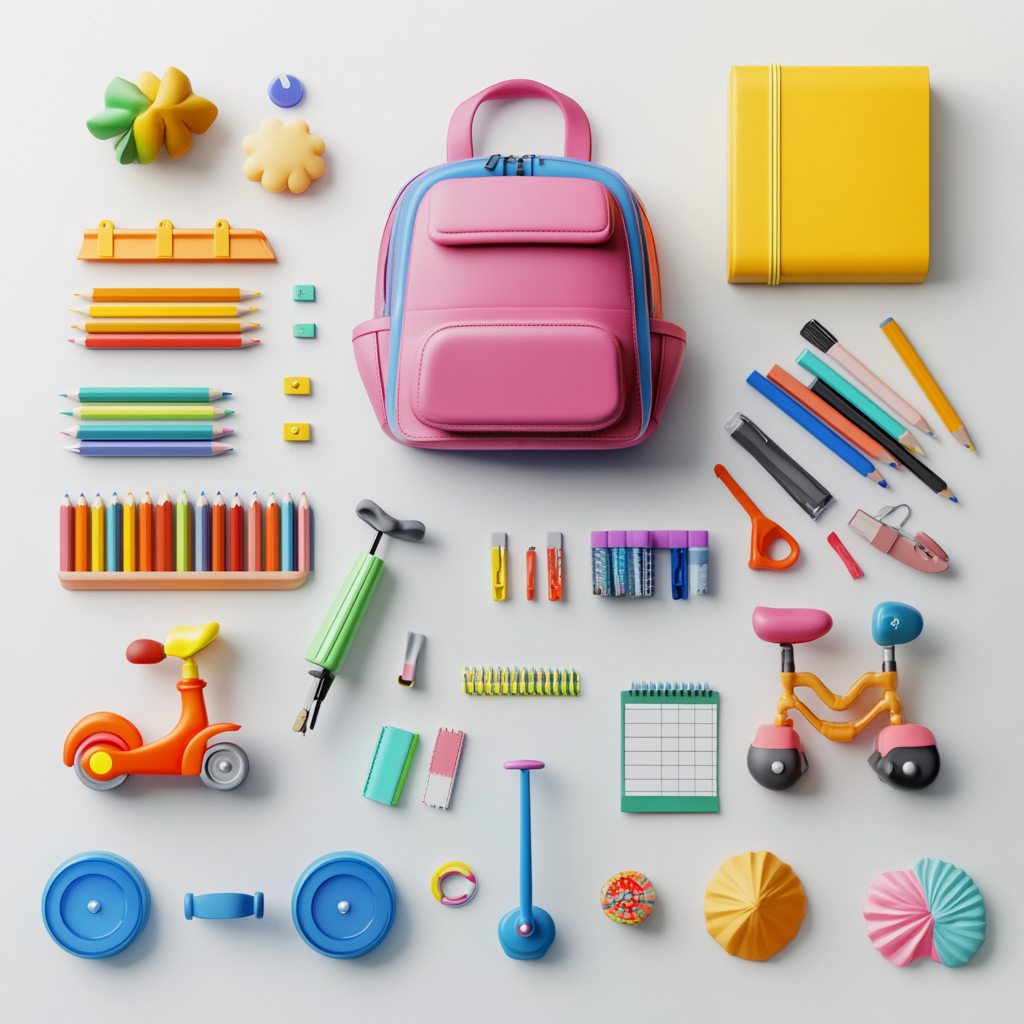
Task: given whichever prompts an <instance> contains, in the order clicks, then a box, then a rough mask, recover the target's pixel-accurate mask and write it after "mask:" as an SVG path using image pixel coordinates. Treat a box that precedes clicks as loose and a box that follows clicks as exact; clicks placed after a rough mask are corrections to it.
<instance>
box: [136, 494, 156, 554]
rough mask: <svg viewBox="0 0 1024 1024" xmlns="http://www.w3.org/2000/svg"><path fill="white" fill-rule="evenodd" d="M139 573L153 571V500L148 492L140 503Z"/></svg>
mask: <svg viewBox="0 0 1024 1024" xmlns="http://www.w3.org/2000/svg"><path fill="white" fill-rule="evenodd" d="M138 520H139V572H152V571H153V499H152V498H151V497H150V496H149V491H146V493H145V495H144V496H143V499H142V501H140V502H139V511H138Z"/></svg>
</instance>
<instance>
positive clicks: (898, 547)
mask: <svg viewBox="0 0 1024 1024" xmlns="http://www.w3.org/2000/svg"><path fill="white" fill-rule="evenodd" d="M901 508H905V509H906V510H907V514H906V515H905V516H904V517H903V519H902V520H900V524H899V526H896V527H893V526H890V525H889V524H888V523H886V522H885V521H884V520H885V519H886V518H887V517H888V516H890V515H892V513H893V512H895V511H897V510H898V509H901ZM909 518H910V506H909V505H906V504H901V505H887V506H886V507H885V508H882V509H879V510H878V512H877V513H876V514H875V515H873V516H870V515H868V514H867V512H865V511H864V510H863V509H857V511H856V512H855V513H854V514H853V518H852V519H851V520H850V524H849V525H850V528H851V529H852V530H853V531H854V533H857V534H859V535H860V536H861V537H863V538H864V539H865V540H866V541H867V542H868V543H869V544H870V545H871V546H872V547H873V548H878V550H879V551H884V552H885V553H886V554H887V555H889V556H891V557H892V558H895V559H896V560H897V561H898V562H902V563H903V564H904V565H909V566H910V567H911V568H912V569H917V570H919V571H920V572H944V571H945V570H946V569H948V568H949V555H947V554H946V552H945V551H943V550H942V548H941V547H939V545H938V544H937V543H936V542H935V541H934V540H932V539H931V537H929V536H928V534H927V533H924V532H918V533H916V534H914V536H911V535H910V534H909V533H905V532H904V531H903V529H902V528H903V526H904V525H905V524H906V522H907V520H908V519H909Z"/></svg>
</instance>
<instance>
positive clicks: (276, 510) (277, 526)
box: [267, 491, 281, 572]
mask: <svg viewBox="0 0 1024 1024" xmlns="http://www.w3.org/2000/svg"><path fill="white" fill-rule="evenodd" d="M280 571H281V506H280V505H278V503H277V498H275V497H274V492H273V491H271V492H270V499H269V501H268V502H267V572H280Z"/></svg>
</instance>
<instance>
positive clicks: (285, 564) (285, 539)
mask: <svg viewBox="0 0 1024 1024" xmlns="http://www.w3.org/2000/svg"><path fill="white" fill-rule="evenodd" d="M281 569H282V570H283V571H284V572H291V571H294V569H295V502H294V501H292V496H291V494H286V495H285V496H284V504H283V505H282V506H281Z"/></svg>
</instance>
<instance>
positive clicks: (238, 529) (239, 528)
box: [228, 491, 245, 572]
mask: <svg viewBox="0 0 1024 1024" xmlns="http://www.w3.org/2000/svg"><path fill="white" fill-rule="evenodd" d="M230 515H231V524H230V525H231V531H230V541H229V543H230V544H231V547H230V549H229V558H228V571H229V572H242V570H243V569H244V568H245V513H244V512H243V511H242V499H241V498H240V497H239V496H238V491H235V496H234V497H233V498H232V499H231V513H230Z"/></svg>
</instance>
